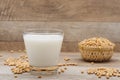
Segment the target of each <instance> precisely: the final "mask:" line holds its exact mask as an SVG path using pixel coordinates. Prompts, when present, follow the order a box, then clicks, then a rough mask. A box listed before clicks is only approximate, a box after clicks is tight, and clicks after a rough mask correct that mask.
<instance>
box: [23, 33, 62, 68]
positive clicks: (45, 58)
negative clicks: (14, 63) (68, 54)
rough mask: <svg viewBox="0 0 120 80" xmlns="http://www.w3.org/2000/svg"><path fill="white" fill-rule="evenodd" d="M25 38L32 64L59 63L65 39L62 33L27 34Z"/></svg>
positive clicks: (46, 64) (51, 64) (52, 64)
mask: <svg viewBox="0 0 120 80" xmlns="http://www.w3.org/2000/svg"><path fill="white" fill-rule="evenodd" d="M23 38H24V42H25V47H26V51H27V54H28V59H29V63H30V65H31V66H38V67H39V66H40V67H42V66H43V67H45V66H54V65H57V63H58V59H59V54H60V50H61V45H62V41H63V36H62V35H57V34H55V35H53V34H25V35H24V36H23Z"/></svg>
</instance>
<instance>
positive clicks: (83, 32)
mask: <svg viewBox="0 0 120 80" xmlns="http://www.w3.org/2000/svg"><path fill="white" fill-rule="evenodd" d="M28 28H37V29H41V28H45V29H48V28H50V29H55V28H57V29H61V30H63V31H64V42H63V48H62V51H69V52H70V51H72V52H74V51H78V46H77V44H78V42H80V41H82V40H84V39H86V38H90V37H105V38H108V39H109V40H111V41H112V42H114V43H115V44H116V49H115V51H120V37H119V34H120V31H119V30H120V23H110V22H34V21H0V42H6V43H5V44H1V45H0V46H1V50H7V49H15V50H16V49H24V45H23V44H19V42H23V38H22V35H23V32H24V30H26V29H28ZM9 42H11V43H12V42H18V44H17V43H16V45H15V43H14V45H11V43H10V44H9ZM3 46H4V47H3ZM5 46H8V47H7V48H6V47H5ZM2 47H3V48H2Z"/></svg>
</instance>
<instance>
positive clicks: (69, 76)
mask: <svg viewBox="0 0 120 80" xmlns="http://www.w3.org/2000/svg"><path fill="white" fill-rule="evenodd" d="M0 54H1V55H2V57H0V80H40V79H41V80H106V78H105V77H102V78H99V79H98V78H97V77H96V76H95V75H88V74H87V73H86V72H87V69H88V68H90V67H115V68H120V54H119V53H115V54H114V55H113V57H112V59H111V60H110V61H109V62H104V63H94V65H92V64H91V63H90V62H85V61H83V60H82V58H81V57H80V54H79V53H74V54H73V53H68V52H62V53H61V55H60V62H59V63H64V62H65V61H64V58H65V57H69V58H70V59H71V60H70V61H69V62H70V63H71V62H75V63H78V66H69V67H67V70H66V71H65V72H64V73H62V74H54V75H47V76H45V75H42V78H38V76H37V75H32V74H31V73H23V74H19V75H17V76H18V77H17V78H14V74H13V73H12V72H11V70H10V67H9V66H5V65H4V64H3V63H4V60H5V59H7V58H8V57H10V56H12V57H17V56H20V55H22V54H25V53H24V52H14V53H10V52H8V51H0ZM81 71H84V74H81ZM109 80H120V77H111V78H110V79H109Z"/></svg>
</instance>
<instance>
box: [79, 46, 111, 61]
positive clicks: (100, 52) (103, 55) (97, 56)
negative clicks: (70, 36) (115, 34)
mask: <svg viewBox="0 0 120 80" xmlns="http://www.w3.org/2000/svg"><path fill="white" fill-rule="evenodd" d="M79 50H80V52H81V56H82V58H83V59H84V60H85V61H94V62H103V61H108V60H109V59H110V58H111V57H112V55H113V47H110V48H109V47H108V48H98V47H94V48H93V47H80V46H79Z"/></svg>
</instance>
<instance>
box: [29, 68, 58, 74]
mask: <svg viewBox="0 0 120 80" xmlns="http://www.w3.org/2000/svg"><path fill="white" fill-rule="evenodd" d="M57 70H58V67H57V66H51V67H35V66H32V70H31V71H30V73H31V74H32V75H53V74H57Z"/></svg>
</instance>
